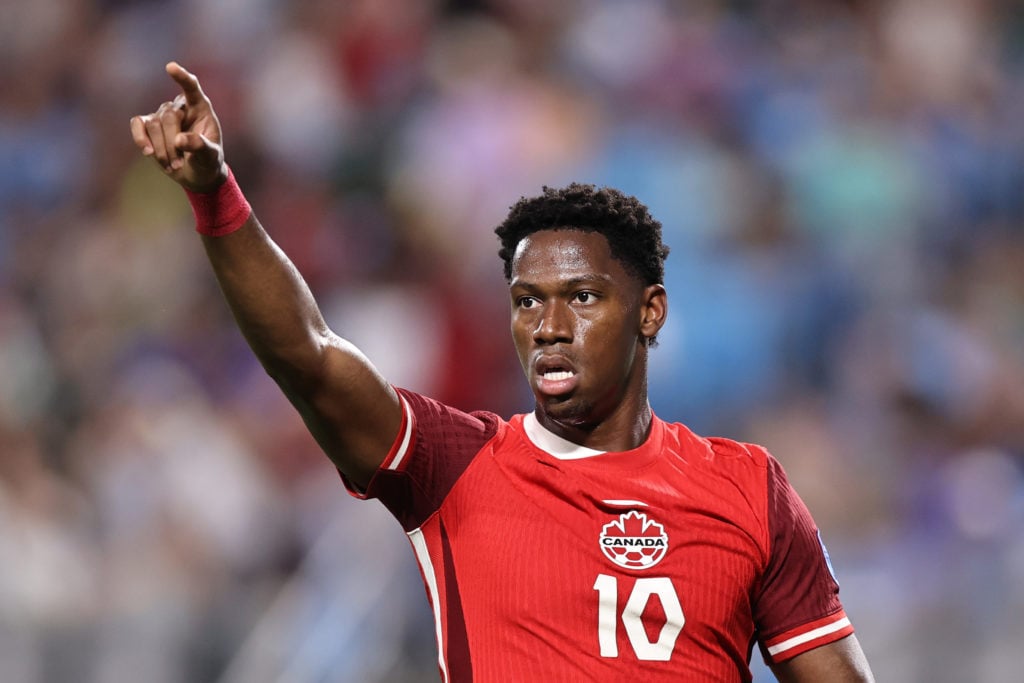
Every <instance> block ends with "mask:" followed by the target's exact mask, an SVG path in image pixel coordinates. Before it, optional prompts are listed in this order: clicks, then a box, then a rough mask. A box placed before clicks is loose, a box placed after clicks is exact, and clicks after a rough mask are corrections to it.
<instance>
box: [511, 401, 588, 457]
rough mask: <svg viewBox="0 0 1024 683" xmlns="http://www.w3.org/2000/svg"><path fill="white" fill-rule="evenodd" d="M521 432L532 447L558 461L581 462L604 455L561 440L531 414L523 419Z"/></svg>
mask: <svg viewBox="0 0 1024 683" xmlns="http://www.w3.org/2000/svg"><path fill="white" fill-rule="evenodd" d="M523 431H525V432H526V436H527V437H528V438H529V439H530V442H531V443H533V445H534V446H536V447H537V448H539V449H541V450H542V451H544V452H545V453H547V454H548V455H550V456H551V457H553V458H558V459H559V460H581V459H583V458H592V457H594V456H595V455H604V454H605V451H597V450H594V449H593V448H587V447H586V446H580V445H578V444H574V443H573V442H572V441H569V440H567V439H563V438H562V437H560V436H558V435H557V434H555V433H553V432H551V431H549V430H548V429H547V428H546V427H544V426H543V425H542V424H541V423H540V421H539V420H538V419H537V416H536V415H535V414H533V413H527V414H526V416H525V417H523Z"/></svg>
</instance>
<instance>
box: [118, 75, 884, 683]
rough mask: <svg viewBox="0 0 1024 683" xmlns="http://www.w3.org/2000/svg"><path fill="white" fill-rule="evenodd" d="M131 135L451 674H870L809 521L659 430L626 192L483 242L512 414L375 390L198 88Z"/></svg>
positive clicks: (652, 306)
mask: <svg viewBox="0 0 1024 683" xmlns="http://www.w3.org/2000/svg"><path fill="white" fill-rule="evenodd" d="M167 72H168V74H169V75H170V76H171V78H173V79H174V81H176V82H177V84H178V86H179V87H180V89H181V93H180V94H179V95H178V96H177V97H176V98H175V99H174V100H173V101H170V102H165V103H163V104H162V105H160V107H159V108H158V109H157V110H156V111H155V112H153V113H150V114H147V115H144V116H136V117H134V118H133V119H132V120H131V130H132V136H133V138H134V141H135V144H136V145H137V146H138V147H139V148H140V149H141V150H142V153H143V154H144V155H147V156H150V157H152V158H153V159H155V160H156V162H157V163H158V164H159V166H160V167H161V168H162V169H163V171H164V172H165V173H166V175H167V176H169V177H170V178H172V179H173V180H174V181H176V182H178V183H179V184H180V185H181V186H182V187H184V188H185V190H186V192H187V194H188V197H189V199H190V201H191V203H192V206H193V209H194V211H195V214H196V220H197V223H196V228H197V230H198V231H199V232H200V233H201V234H202V241H203V245H204V247H205V249H206V252H207V254H208V256H209V260H210V262H211V264H212V266H213V269H214V272H215V273H216V276H217V278H218V281H219V283H220V286H221V288H222V290H223V292H224V295H225V297H226V298H227V301H228V303H229V305H230V306H231V309H232V311H233V313H234V315H235V317H236V319H237V321H238V325H239V327H240V328H241V330H242V332H243V334H244V335H245V337H246V339H247V340H248V342H249V344H250V345H251V347H252V349H253V351H254V352H255V353H256V355H257V356H258V357H259V359H260V361H261V362H262V364H263V365H264V367H265V368H266V370H267V372H268V373H269V374H270V376H271V377H273V378H274V380H275V381H276V382H277V383H278V384H279V385H280V387H281V389H282V390H283V391H284V393H285V394H286V395H287V396H288V398H289V399H290V400H291V402H292V403H293V404H294V405H295V407H296V408H297V409H298V411H299V413H300V414H301V415H302V417H303V419H304V420H305V422H306V424H307V425H308V427H309V429H310V431H311V432H312V434H313V435H314V436H315V437H316V439H317V441H318V442H319V444H320V446H321V447H322V448H323V450H324V451H325V452H326V453H327V455H328V456H329V457H330V458H331V460H332V461H333V462H334V464H335V465H336V466H337V468H338V470H339V471H340V472H341V474H342V477H343V479H344V483H345V486H346V487H348V489H349V491H350V492H351V493H352V494H354V495H356V496H358V497H361V498H378V499H380V500H381V501H382V502H383V504H384V505H385V506H387V508H388V509H389V510H390V511H391V512H392V513H393V514H394V516H395V517H396V518H397V519H398V521H399V522H400V523H401V525H402V527H403V528H404V529H405V531H406V533H407V534H408V537H409V540H410V542H411V544H412V547H413V550H414V552H415V554H416V559H417V560H418V562H419V566H420V570H421V572H422V575H423V581H424V584H425V585H426V589H427V593H428V597H429V601H430V605H431V607H432V609H433V613H434V619H435V625H436V636H437V640H438V651H439V657H438V664H439V668H440V673H441V678H442V680H444V681H453V682H464V681H527V680H529V681H623V680H644V681H649V682H655V681H723V682H724V681H749V680H751V673H750V670H749V666H748V664H749V661H750V656H751V651H752V648H753V645H754V643H757V644H758V645H759V647H760V649H761V651H762V654H763V656H764V657H765V658H766V661H767V662H768V663H769V665H770V666H771V668H772V670H773V671H774V673H775V674H776V676H777V677H778V678H779V680H781V681H795V682H801V683H822V682H849V681H871V680H872V675H871V673H870V670H869V667H868V664H867V661H866V659H865V657H864V654H863V652H862V651H861V648H860V645H859V644H858V642H857V639H856V636H855V635H853V627H852V626H851V624H850V621H849V619H848V618H847V617H846V614H845V613H844V611H843V607H842V605H841V603H840V601H839V598H838V592H839V587H838V585H837V584H836V581H835V579H834V577H833V576H832V571H831V568H830V566H829V561H828V556H827V554H826V553H825V550H824V547H823V546H822V544H821V542H820V537H819V535H818V533H817V529H816V528H815V525H814V522H813V521H812V519H811V517H810V514H809V513H808V511H807V509H806V507H805V506H804V504H803V503H802V502H801V501H800V499H799V498H798V497H797V495H796V493H795V492H794V491H793V489H792V488H791V487H790V485H789V483H788V482H787V480H786V477H785V474H784V473H783V471H782V468H781V467H780V465H779V463H778V462H777V461H776V460H775V459H774V458H773V457H772V456H771V455H769V454H768V453H767V452H766V451H765V450H764V449H763V448H761V447H759V446H755V445H751V444H744V443H738V442H735V441H731V440H728V439H723V438H703V437H700V436H697V435H695V434H694V433H692V432H691V431H690V430H688V429H687V428H686V427H684V426H683V425H680V424H669V423H666V422H663V421H661V420H659V419H658V418H657V417H656V416H655V415H654V414H653V413H652V411H651V408H650V406H649V404H648V401H647V354H648V350H649V348H650V347H651V345H652V344H654V343H655V337H656V335H657V333H658V331H659V329H661V327H662V325H663V324H664V322H665V317H666V315H667V312H668V300H667V295H666V292H665V288H664V287H663V286H662V284H661V282H662V279H663V277H662V275H663V262H664V259H665V256H666V255H667V253H668V249H667V248H666V247H665V246H664V245H663V244H662V242H661V226H660V224H659V223H658V222H657V221H655V220H654V219H653V218H652V217H651V216H650V215H649V214H648V212H647V209H646V208H645V207H644V206H643V205H641V204H640V203H639V202H638V201H637V200H636V199H634V198H632V197H627V196H624V195H622V194H621V193H619V192H617V191H615V190H610V189H596V188H594V187H591V186H586V185H576V184H574V185H571V186H569V187H568V188H565V189H562V190H552V189H545V191H544V193H543V194H542V195H541V196H539V197H535V198H532V199H523V200H521V201H520V202H519V203H518V204H516V205H515V206H514V207H513V208H512V211H511V212H510V214H509V216H508V218H507V219H506V220H505V221H504V223H503V224H502V225H501V226H500V227H499V228H498V230H497V233H498V237H499V239H500V243H501V248H500V256H501V258H502V259H503V261H504V270H505V276H506V278H507V280H508V282H509V292H510V297H511V318H512V337H513V340H514V343H515V347H516V350H517V353H518V355H519V359H520V361H521V363H522V366H523V370H524V371H525V373H526V379H527V381H528V382H529V384H530V386H531V388H532V390H533V394H534V396H535V398H536V407H535V409H534V410H533V412H531V413H528V414H525V415H516V416H514V417H512V418H511V419H510V420H505V419H502V418H500V417H499V416H497V415H494V414H491V413H486V412H474V413H465V412H461V411H459V410H455V409H454V408H451V407H448V406H446V405H443V404H441V403H439V402H438V401H435V400H432V399H430V398H427V397H425V396H421V395H418V394H416V393H414V392H412V391H408V390H405V389H399V388H396V387H393V386H392V385H390V384H389V383H388V382H387V381H386V380H385V379H384V378H383V377H381V376H380V374H379V373H378V372H377V371H376V370H375V369H374V367H373V365H371V364H370V362H369V361H368V360H367V359H366V358H365V357H364V356H363V355H362V354H361V353H360V352H359V350H358V349H356V348H354V347H353V346H352V345H351V344H350V343H348V342H346V341H345V340H344V339H342V338H341V337H339V336H337V335H336V334H335V333H334V332H332V331H331V330H330V329H328V328H327V325H326V324H325V323H324V320H323V318H322V317H321V314H320V312H319V310H318V308H317V305H316V303H315V302H314V300H313V297H312V295H311V293H310V291H309V289H308V287H307V286H306V284H305V282H304V281H303V279H302V277H301V276H300V274H299V273H298V272H297V271H296V269H295V267H294V266H293V265H292V264H291V262H290V261H289V260H288V258H287V257H286V256H285V254H284V253H282V251H281V250H280V249H279V248H278V247H277V246H276V245H275V244H274V242H273V241H272V240H271V239H270V237H268V235H267V233H265V232H264V230H263V228H262V227H261V226H260V224H259V222H258V221H257V219H256V217H255V216H254V215H253V213H252V211H251V209H250V207H249V204H248V203H247V202H246V200H245V198H244V196H243V195H242V192H241V190H240V189H239V187H238V185H237V183H236V182H235V180H234V177H233V176H232V174H231V172H230V169H229V167H228V166H227V164H226V163H225V160H224V152H223V148H222V145H221V129H220V124H219V123H218V121H217V118H216V116H215V114H214V111H213V108H212V106H211V103H210V100H209V99H208V98H207V96H206V95H205V94H204V93H203V91H202V89H201V87H200V84H199V81H198V80H197V79H196V77H195V76H194V75H192V74H191V73H189V72H187V71H186V70H185V69H183V68H182V67H181V66H179V65H178V64H176V63H173V62H172V63H170V64H168V65H167Z"/></svg>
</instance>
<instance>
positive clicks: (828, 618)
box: [754, 456, 853, 664]
mask: <svg viewBox="0 0 1024 683" xmlns="http://www.w3.org/2000/svg"><path fill="white" fill-rule="evenodd" d="M768 528H769V538H770V544H771V545H770V547H769V559H768V566H767V568H766V571H765V573H764V575H763V576H762V580H761V582H760V584H759V586H758V587H757V592H756V594H755V596H754V597H755V600H754V622H755V625H756V627H757V631H758V641H759V644H760V647H761V652H762V654H763V655H764V658H765V661H766V662H768V663H770V664H774V663H778V662H782V661H785V660H787V659H790V658H792V657H795V656H796V655H799V654H801V653H803V652H807V651H808V650H812V649H814V648H816V647H820V646H822V645H827V644H828V643H831V642H834V641H836V640H839V639H840V638H844V637H846V636H848V635H850V634H851V633H853V626H852V625H851V624H850V620H849V619H848V618H847V616H846V613H845V612H844V611H843V606H842V603H840V601H839V584H838V582H837V581H836V579H835V575H834V574H833V572H832V566H831V563H830V561H829V557H828V552H827V551H826V550H825V545H824V543H822V541H821V534H820V533H819V531H818V529H817V527H816V526H815V524H814V520H813V519H812V518H811V513H810V512H809V511H808V509H807V506H806V505H804V502H803V501H802V500H800V497H799V496H798V495H797V493H796V491H794V490H793V487H792V486H791V485H790V484H789V481H788V480H787V478H786V474H785V472H784V471H783V469H782V465H780V464H779V462H778V461H777V460H775V459H774V458H773V457H771V456H769V457H768Z"/></svg>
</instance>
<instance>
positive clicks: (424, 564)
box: [406, 529, 449, 683]
mask: <svg viewBox="0 0 1024 683" xmlns="http://www.w3.org/2000/svg"><path fill="white" fill-rule="evenodd" d="M406 535H407V536H408V537H409V541H410V542H411V543H412V549H413V551H415V553H416V561H417V562H419V565H420V571H421V572H423V581H424V582H425V583H426V584H427V592H428V593H430V605H431V607H433V608H434V629H435V631H436V634H437V664H438V666H439V667H440V668H441V680H442V681H443V682H444V683H448V681H449V679H448V664H447V662H445V660H444V633H443V630H442V625H441V600H440V594H439V592H438V589H437V575H436V574H435V573H434V565H433V564H432V563H431V562H430V550H429V549H428V548H427V541H426V539H425V538H424V537H423V531H421V530H420V529H413V530H412V531H410V532H408V534H406Z"/></svg>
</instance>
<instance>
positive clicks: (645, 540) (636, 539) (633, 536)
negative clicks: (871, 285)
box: [600, 510, 668, 569]
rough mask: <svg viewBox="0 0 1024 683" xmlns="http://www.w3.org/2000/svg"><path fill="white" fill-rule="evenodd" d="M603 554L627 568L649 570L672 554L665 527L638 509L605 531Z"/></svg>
mask: <svg viewBox="0 0 1024 683" xmlns="http://www.w3.org/2000/svg"><path fill="white" fill-rule="evenodd" d="M600 544H601V552H603V553H604V556H605V557H607V558H608V559H609V560H611V561H612V562H614V563H615V564H617V565H619V566H620V567H626V568H627V569H647V568H649V567H653V566H654V565H656V564H658V563H659V562H661V559H662V558H663V557H665V553H666V552H668V534H666V533H665V527H664V526H662V525H661V524H658V523H657V522H655V521H654V520H653V519H649V518H648V517H647V515H645V514H644V513H642V512H637V511H636V510H631V511H630V512H627V513H623V514H621V515H619V518H618V519H613V520H612V521H610V522H608V523H607V524H605V525H604V527H603V528H602V529H601V537H600Z"/></svg>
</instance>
